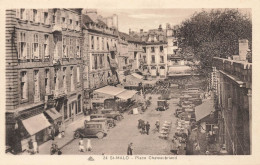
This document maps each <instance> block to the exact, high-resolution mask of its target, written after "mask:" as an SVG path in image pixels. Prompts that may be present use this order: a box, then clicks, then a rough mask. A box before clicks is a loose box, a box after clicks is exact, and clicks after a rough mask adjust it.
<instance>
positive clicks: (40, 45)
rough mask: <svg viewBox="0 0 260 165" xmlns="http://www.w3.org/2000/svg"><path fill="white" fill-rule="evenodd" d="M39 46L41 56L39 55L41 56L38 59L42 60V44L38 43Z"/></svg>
mask: <svg viewBox="0 0 260 165" xmlns="http://www.w3.org/2000/svg"><path fill="white" fill-rule="evenodd" d="M38 45H39V52H38V53H39V54H38V55H39V56H38V58H39V59H42V44H40V43H38Z"/></svg>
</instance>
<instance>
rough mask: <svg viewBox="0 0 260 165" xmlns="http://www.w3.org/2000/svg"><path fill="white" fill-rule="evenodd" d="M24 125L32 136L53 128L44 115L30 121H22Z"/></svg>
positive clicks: (31, 118) (34, 117) (29, 119)
mask: <svg viewBox="0 0 260 165" xmlns="http://www.w3.org/2000/svg"><path fill="white" fill-rule="evenodd" d="M22 123H23V125H24V127H25V129H26V130H27V132H28V133H29V134H30V135H34V134H36V133H37V132H40V131H41V130H43V129H45V128H47V127H49V126H51V124H50V123H49V121H48V120H47V119H46V117H45V116H44V115H43V113H41V114H39V115H36V116H33V117H30V118H28V119H25V120H22Z"/></svg>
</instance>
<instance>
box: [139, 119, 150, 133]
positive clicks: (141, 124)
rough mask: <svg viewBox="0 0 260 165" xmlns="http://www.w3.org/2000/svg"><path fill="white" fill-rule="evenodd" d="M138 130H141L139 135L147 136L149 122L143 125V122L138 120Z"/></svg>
mask: <svg viewBox="0 0 260 165" xmlns="http://www.w3.org/2000/svg"><path fill="white" fill-rule="evenodd" d="M138 129H141V134H147V135H149V130H150V124H149V122H148V121H147V122H146V123H145V121H144V120H142V119H139V120H138Z"/></svg>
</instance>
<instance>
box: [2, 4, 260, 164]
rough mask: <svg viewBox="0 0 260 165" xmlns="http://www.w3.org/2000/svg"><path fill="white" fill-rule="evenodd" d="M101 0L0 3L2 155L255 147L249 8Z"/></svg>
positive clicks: (182, 152)
mask: <svg viewBox="0 0 260 165" xmlns="http://www.w3.org/2000/svg"><path fill="white" fill-rule="evenodd" d="M102 6H104V5H102ZM102 6H98V5H96V6H95V5H91V6H89V7H88V6H87V5H82V7H80V5H79V6H78V7H74V6H71V7H69V8H66V7H63V6H62V5H61V6H60V8H59V6H56V5H55V7H58V8H55V7H46V8H45V7H41V6H38V7H35V6H32V7H23V6H21V7H16V6H15V7H12V6H10V7H5V8H4V9H3V11H2V12H3V13H4V14H3V17H1V19H3V23H4V29H3V30H2V32H3V42H4V43H3V48H4V49H5V54H4V58H3V59H2V60H1V61H4V62H3V64H2V66H3V69H2V70H1V71H2V72H5V75H4V80H3V81H5V83H4V84H1V85H2V88H3V89H4V95H3V96H2V99H1V100H3V102H4V105H3V107H2V108H3V109H4V110H3V112H2V113H3V124H4V126H3V129H4V130H3V133H4V134H3V135H2V139H3V141H4V144H3V145H5V146H3V147H2V150H3V149H5V151H2V152H3V153H4V155H5V156H9V159H10V158H17V157H19V156H29V157H36V156H38V157H39V156H50V157H52V158H53V157H54V156H58V155H60V156H58V157H61V156H85V161H87V162H86V163H88V162H91V161H92V162H93V161H95V160H96V159H98V157H95V156H100V157H101V159H102V160H103V161H105V160H110V161H111V160H121V161H122V160H124V161H127V160H147V159H148V160H168V161H169V160H170V161H171V163H174V160H177V159H178V158H179V156H186V158H187V159H188V156H191V155H193V156H217V157H218V158H220V159H221V157H225V158H227V156H234V155H239V156H242V155H247V156H252V155H253V153H256V152H254V151H253V147H254V146H255V145H252V144H253V140H252V138H253V137H257V134H255V131H253V129H252V128H253V126H252V125H253V121H252V117H253V116H254V115H253V111H252V109H253V107H254V106H253V101H252V94H253V92H252V88H253V87H252V84H253V83H252V80H253V79H254V81H255V77H254V78H252V77H253V72H252V66H253V61H255V56H254V57H253V52H255V51H254V49H255V48H256V47H255V46H254V45H255V43H254V42H255V40H254V39H253V27H254V24H253V22H254V21H253V18H254V17H257V16H256V15H253V9H252V8H250V7H241V6H240V7H217V6H216V7H212V6H211V7H208V8H204V7H203V8H202V7H200V8H199V7H197V8H196V7H194V8H191V7H186V8H185V6H184V7H182V8H179V7H174V6H172V7H168V8H166V7H165V8H163V7H161V6H158V7H152V8H150V7H148V8H147V7H145V6H140V7H138V8H134V7H132V8H130V7H129V8H120V7H112V8H107V7H102ZM189 6H190V5H189ZM1 10H2V9H1ZM256 58H257V57H256ZM255 69H256V70H257V68H254V70H255ZM254 85H255V84H254ZM254 89H255V88H254ZM254 96H255V95H254ZM254 113H255V112H254ZM254 129H256V128H255V127H254ZM254 144H255V143H254ZM18 155H19V156H18ZM10 156H12V157H10ZM20 158H22V157H20ZM39 158H41V157H39ZM45 158H47V157H45ZM193 158H194V157H193ZM233 158H234V157H233ZM181 159H185V157H181ZM189 159H190V157H189ZM190 160H192V159H190ZM190 160H189V161H190ZM207 160H209V159H207ZM213 162H214V161H213ZM222 162H223V161H222ZM190 163H191V162H190ZM216 163H217V162H216ZM248 163H249V162H248ZM255 163H256V162H255Z"/></svg>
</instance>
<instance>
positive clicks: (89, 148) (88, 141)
mask: <svg viewBox="0 0 260 165" xmlns="http://www.w3.org/2000/svg"><path fill="white" fill-rule="evenodd" d="M87 151H92V146H91V141H90V139H87Z"/></svg>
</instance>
